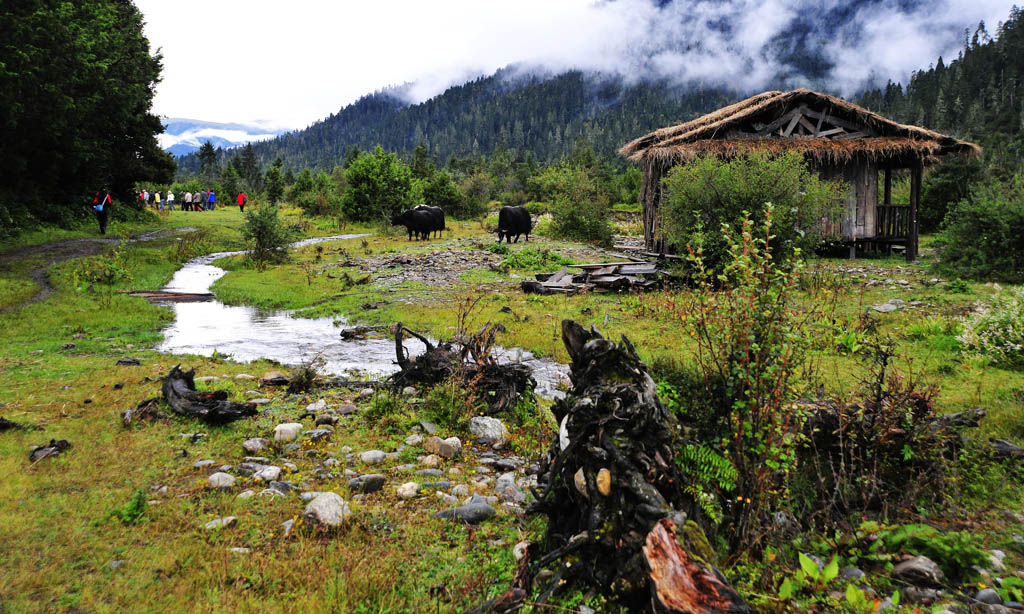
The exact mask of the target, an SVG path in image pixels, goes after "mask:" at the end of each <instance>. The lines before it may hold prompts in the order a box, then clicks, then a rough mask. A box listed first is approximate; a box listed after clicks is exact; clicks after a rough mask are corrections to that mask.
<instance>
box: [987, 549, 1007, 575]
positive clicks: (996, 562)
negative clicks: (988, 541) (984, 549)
mask: <svg viewBox="0 0 1024 614" xmlns="http://www.w3.org/2000/svg"><path fill="white" fill-rule="evenodd" d="M1004 558H1006V553H1005V552H1003V551H1002V550H989V551H988V560H989V561H990V562H991V563H992V571H994V572H996V573H1000V572H1003V571H1006V564H1005V563H1003V559H1004Z"/></svg>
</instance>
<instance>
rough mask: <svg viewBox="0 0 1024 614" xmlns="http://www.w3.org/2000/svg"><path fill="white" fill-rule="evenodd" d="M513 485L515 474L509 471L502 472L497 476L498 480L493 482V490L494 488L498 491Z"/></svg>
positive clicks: (514, 483)
mask: <svg viewBox="0 0 1024 614" xmlns="http://www.w3.org/2000/svg"><path fill="white" fill-rule="evenodd" d="M515 485H516V474H515V473H512V472H511V471H510V472H508V473H503V474H501V476H499V477H498V481H497V482H495V483H494V490H496V491H498V492H499V493H500V492H501V491H503V490H505V489H506V488H508V487H510V486H513V487H514V486H515Z"/></svg>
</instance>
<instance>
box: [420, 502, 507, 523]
mask: <svg viewBox="0 0 1024 614" xmlns="http://www.w3.org/2000/svg"><path fill="white" fill-rule="evenodd" d="M497 513H498V512H497V511H496V510H495V509H494V508H493V507H491V506H490V505H487V504H486V503H469V504H467V505H460V506H459V507H456V508H452V509H447V510H441V511H440V512H437V513H435V514H434V518H440V519H442V520H448V519H454V520H460V521H462V522H465V523H468V524H478V523H481V522H483V521H485V520H487V519H489V518H493V517H494V515H495V514H497Z"/></svg>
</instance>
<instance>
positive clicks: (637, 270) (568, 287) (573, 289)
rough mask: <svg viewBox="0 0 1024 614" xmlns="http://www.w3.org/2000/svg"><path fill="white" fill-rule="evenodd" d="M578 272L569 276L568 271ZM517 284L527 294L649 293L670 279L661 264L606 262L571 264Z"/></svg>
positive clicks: (669, 275)
mask: <svg viewBox="0 0 1024 614" xmlns="http://www.w3.org/2000/svg"><path fill="white" fill-rule="evenodd" d="M570 267H571V268H576V269H580V270H581V272H579V273H570V272H569V268H570ZM534 277H536V278H537V280H536V281H534V280H532V279H527V280H524V281H523V282H521V283H520V288H521V289H522V291H523V292H525V293H526V294H575V293H577V292H582V291H589V290H600V291H604V292H611V291H619V290H650V289H654V288H660V287H662V285H663V282H664V281H665V280H667V279H670V278H671V277H672V276H671V274H669V273H668V272H666V271H665V270H664V269H663V268H662V267H661V266H660V265H658V264H655V263H651V262H632V261H631V262H608V263H600V262H598V263H593V264H573V265H569V267H562V269H561V270H559V271H558V272H556V273H538V274H536V275H535V276H534Z"/></svg>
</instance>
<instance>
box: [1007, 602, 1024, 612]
mask: <svg viewBox="0 0 1024 614" xmlns="http://www.w3.org/2000/svg"><path fill="white" fill-rule="evenodd" d="M1003 607H1005V608H1008V609H1010V610H1024V603H1021V602H1019V601H1007V602H1006V603H1004V604H1003Z"/></svg>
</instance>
